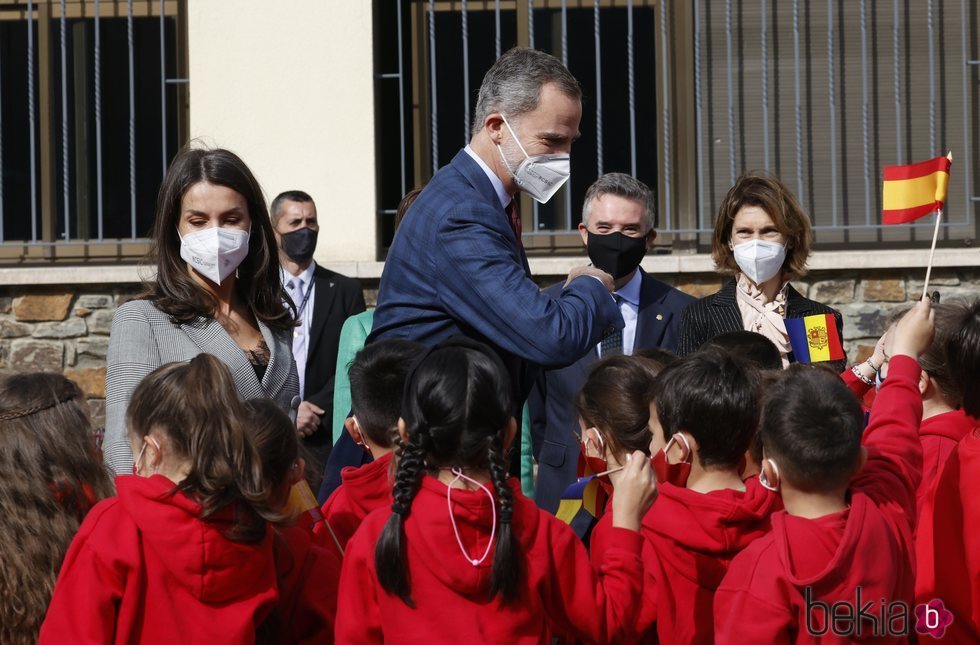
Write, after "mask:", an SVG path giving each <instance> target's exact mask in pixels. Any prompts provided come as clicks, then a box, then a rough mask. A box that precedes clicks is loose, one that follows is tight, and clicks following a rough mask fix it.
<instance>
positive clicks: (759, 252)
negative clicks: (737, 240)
mask: <svg viewBox="0 0 980 645" xmlns="http://www.w3.org/2000/svg"><path fill="white" fill-rule="evenodd" d="M732 252H733V253H734V255H735V263H736V264H738V268H739V269H741V270H742V273H744V274H745V275H746V277H748V279H749V280H751V281H752V282H754V283H755V284H756V285H760V284H762V283H763V282H765V281H766V280H769V279H770V278H772V277H773V276H774V275H776V274H777V273H779V271H780V269H782V268H783V262H784V261H785V260H786V246H785V245H783V244H779V243H778V242H766V241H764V240H749V241H748V242H742V243H741V244H736V245H735V246H734V248H733V249H732Z"/></svg>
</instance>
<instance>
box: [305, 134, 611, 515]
mask: <svg viewBox="0 0 980 645" xmlns="http://www.w3.org/2000/svg"><path fill="white" fill-rule="evenodd" d="M622 326H623V317H622V316H620V315H619V308H618V307H617V306H616V303H615V301H614V300H613V299H612V297H611V296H610V295H609V292H608V291H607V290H606V289H605V287H603V286H602V284H601V283H600V282H599V281H598V280H595V279H593V278H590V277H582V278H578V279H577V280H574V281H573V282H572V284H570V285H569V286H568V288H567V289H564V290H563V291H562V292H561V293H560V294H559V295H558V296H557V297H555V296H551V295H549V294H545V293H542V292H541V290H540V289H538V285H537V284H536V283H535V282H534V281H533V280H532V279H531V273H530V269H529V268H528V264H527V256H526V255H525V254H524V252H523V251H522V250H519V249H518V246H517V240H516V239H515V238H514V231H513V230H512V229H511V227H510V221H509V219H508V217H507V214H506V212H505V211H504V208H503V206H501V204H500V200H499V199H498V197H497V193H496V191H494V188H493V184H492V183H491V182H490V179H489V178H488V177H487V176H486V174H485V173H484V172H483V169H482V168H480V165H479V164H477V163H476V161H474V160H473V159H472V158H471V157H470V156H469V154H467V153H466V151H465V150H460V151H459V153H458V154H457V155H456V156H455V157H454V158H453V160H452V161H451V162H450V163H449V164H448V165H446V166H443V167H442V168H440V169H439V171H438V172H437V173H436V174H435V175H433V177H432V179H431V180H430V181H429V183H428V184H427V185H426V187H425V189H424V190H423V191H422V193H421V194H420V195H419V196H418V199H416V200H415V203H414V204H412V207H411V208H410V209H409V210H408V213H407V214H406V215H405V219H404V220H403V221H402V223H401V225H400V226H399V227H398V232H397V234H396V235H395V239H394V241H393V242H392V245H391V249H390V250H389V251H388V257H387V258H386V260H385V268H384V273H383V274H382V275H381V285H380V288H379V290H378V306H377V309H375V312H374V327H373V328H372V330H371V335H370V336H369V337H368V339H367V342H368V343H371V342H374V341H375V340H378V339H382V338H407V339H409V340H415V341H418V342H420V343H424V344H426V345H436V344H438V343H439V342H441V341H443V340H446V339H448V338H450V337H452V336H456V335H459V334H462V335H464V336H468V337H470V338H473V339H475V340H478V341H481V342H484V343H486V344H488V345H489V346H490V347H492V348H493V349H494V350H495V351H496V352H497V353H498V355H499V356H500V357H501V359H502V360H503V362H504V365H506V366H507V370H508V372H509V373H510V377H511V385H512V390H513V393H514V402H515V407H514V414H515V416H516V417H517V418H518V419H520V418H521V416H520V410H521V407H522V406H523V403H524V399H525V398H526V396H527V392H528V390H530V387H531V383H532V381H533V375H534V373H535V372H536V366H538V365H542V366H546V367H563V366H565V365H569V364H570V363H573V362H574V361H575V360H576V359H577V358H578V357H580V356H582V355H583V354H585V353H586V352H588V351H589V349H591V348H592V347H593V346H595V345H596V344H597V343H598V342H599V340H601V338H602V336H603V334H604V333H608V332H609V331H611V330H613V329H617V328H622ZM519 441H520V437H518V438H517V439H515V442H516V445H520V443H519ZM349 444H350V445H353V442H349ZM342 445H343V446H344V448H343V452H344V454H345V455H346V454H349V455H350V459H351V460H356V461H357V462H360V461H361V460H362V459H363V455H356V454H355V453H354V451H353V450H352V449H349V448H348V447H347V446H348V442H347V441H346V440H345V439H344V437H343V436H341V439H340V441H338V447H340V446H342ZM348 463H349V462H348ZM348 463H344V460H342V459H341V457H340V455H339V454H338V455H331V458H330V460H329V462H328V464H327V468H326V471H325V473H324V482H323V488H321V491H320V495H321V496H324V495H328V494H329V493H330V491H331V490H332V489H333V487H335V485H336V484H337V483H338V482H339V481H340V469H341V468H342V467H343V466H345V465H348Z"/></svg>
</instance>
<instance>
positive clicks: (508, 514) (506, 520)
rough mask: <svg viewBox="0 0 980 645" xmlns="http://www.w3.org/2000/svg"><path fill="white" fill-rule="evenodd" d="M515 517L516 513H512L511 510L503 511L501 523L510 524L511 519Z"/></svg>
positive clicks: (501, 511) (501, 512)
mask: <svg viewBox="0 0 980 645" xmlns="http://www.w3.org/2000/svg"><path fill="white" fill-rule="evenodd" d="M513 516H514V512H513V511H511V510H506V511H505V510H503V509H501V510H500V523H501V524H510V520H511V518H512V517H513Z"/></svg>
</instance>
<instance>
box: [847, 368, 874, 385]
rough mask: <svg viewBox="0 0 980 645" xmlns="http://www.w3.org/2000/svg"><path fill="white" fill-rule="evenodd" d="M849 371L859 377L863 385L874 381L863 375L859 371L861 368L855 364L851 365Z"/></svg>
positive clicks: (871, 383) (872, 383)
mask: <svg viewBox="0 0 980 645" xmlns="http://www.w3.org/2000/svg"><path fill="white" fill-rule="evenodd" d="M875 371H877V370H875ZM851 373H852V374H854V376H856V377H858V378H859V379H861V382H862V383H864V384H865V385H874V384H875V382H874V381H873V380H871V379H869V378H868V377H867V376H865V375H864V374H862V373H861V368H860V367H858V366H857V365H855V366H853V367H851Z"/></svg>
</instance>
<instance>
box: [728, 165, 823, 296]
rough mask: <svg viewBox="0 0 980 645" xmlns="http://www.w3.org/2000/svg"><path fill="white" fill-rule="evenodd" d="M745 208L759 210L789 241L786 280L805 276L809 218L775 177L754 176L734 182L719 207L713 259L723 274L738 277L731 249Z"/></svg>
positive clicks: (756, 174) (809, 229)
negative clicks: (737, 222)
mask: <svg viewBox="0 0 980 645" xmlns="http://www.w3.org/2000/svg"><path fill="white" fill-rule="evenodd" d="M744 206H758V207H759V208H761V209H762V210H764V211H765V212H766V214H767V215H768V216H769V217H771V218H772V222H773V224H775V225H776V228H777V229H778V230H779V232H780V233H782V234H783V236H785V237H786V260H785V261H784V262H783V273H784V275H785V276H786V277H787V278H798V277H800V276H804V275H806V272H807V269H806V261H807V258H809V257H810V244H811V242H812V241H813V231H812V229H811V227H810V218H809V217H807V215H806V213H804V212H803V207H802V206H800V203H799V202H798V201H797V200H796V197H794V196H793V193H791V192H790V191H789V189H788V188H787V187H786V186H785V184H783V182H781V181H779V179H778V178H776V177H775V176H774V175H770V174H767V173H761V172H753V173H748V174H745V175H742V176H741V177H739V178H738V179H737V180H735V185H734V186H732V187H731V188H730V189H729V190H728V194H727V195H725V199H723V200H722V202H721V204H720V205H719V206H718V216H717V217H716V219H715V231H714V237H713V238H712V240H711V257H712V258H713V259H714V261H715V267H716V268H717V269H718V271H720V272H721V273H726V274H735V273H738V271H739V268H738V263H737V262H735V254H734V252H733V251H732V249H731V243H732V225H733V224H734V223H735V215H737V214H738V211H740V210H741V209H742V207H744Z"/></svg>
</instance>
